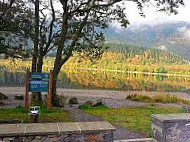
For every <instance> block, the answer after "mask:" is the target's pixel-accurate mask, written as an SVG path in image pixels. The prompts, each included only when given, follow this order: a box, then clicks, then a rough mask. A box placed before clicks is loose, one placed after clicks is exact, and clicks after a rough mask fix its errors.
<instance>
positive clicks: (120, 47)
mask: <svg viewBox="0 0 190 142" xmlns="http://www.w3.org/2000/svg"><path fill="white" fill-rule="evenodd" d="M106 46H108V47H109V48H108V50H107V51H106V52H107V53H108V54H109V53H110V52H111V53H119V54H123V56H122V58H123V59H125V60H126V59H127V60H128V61H129V62H130V61H131V62H132V61H135V62H136V63H139V64H149V63H151V64H184V63H186V62H187V60H185V59H183V57H180V56H179V55H176V54H174V53H170V52H167V51H165V50H159V49H155V48H145V47H144V48H143V47H140V46H135V45H126V44H116V43H108V44H106ZM120 58H121V57H120Z"/></svg>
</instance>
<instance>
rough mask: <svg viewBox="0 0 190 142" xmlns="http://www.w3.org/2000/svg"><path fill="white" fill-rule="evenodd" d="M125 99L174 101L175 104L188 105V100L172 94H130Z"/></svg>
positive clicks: (160, 101) (158, 101)
mask: <svg viewBox="0 0 190 142" xmlns="http://www.w3.org/2000/svg"><path fill="white" fill-rule="evenodd" d="M126 99H129V100H132V101H137V102H146V103H175V104H187V105H190V100H185V99H182V98H180V97H178V96H173V95H168V94H166V95H161V94H156V95H142V94H136V93H135V94H130V95H128V96H127V97H126Z"/></svg>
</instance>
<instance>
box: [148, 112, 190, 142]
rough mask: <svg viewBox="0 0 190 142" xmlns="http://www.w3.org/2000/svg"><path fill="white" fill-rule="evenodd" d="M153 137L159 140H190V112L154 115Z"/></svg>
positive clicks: (186, 141)
mask: <svg viewBox="0 0 190 142" xmlns="http://www.w3.org/2000/svg"><path fill="white" fill-rule="evenodd" d="M152 137H153V138H154V139H156V140H157V141H159V142H189V141H190V114H189V113H184V114H167V115H163V114H162V115H153V116H152Z"/></svg>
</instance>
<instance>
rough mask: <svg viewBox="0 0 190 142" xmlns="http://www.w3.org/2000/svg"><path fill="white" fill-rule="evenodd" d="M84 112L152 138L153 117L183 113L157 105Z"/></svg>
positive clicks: (100, 108) (98, 109)
mask: <svg viewBox="0 0 190 142" xmlns="http://www.w3.org/2000/svg"><path fill="white" fill-rule="evenodd" d="M81 108H82V110H83V111H85V112H86V113H89V114H91V115H94V116H98V117H102V118H103V119H104V120H106V121H109V122H111V123H113V124H117V125H120V126H122V127H125V128H127V129H130V130H134V131H138V132H141V133H145V134H146V135H147V136H148V137H150V136H151V115H152V114H168V113H183V112H185V110H184V109H182V108H180V107H161V106H156V105H151V106H146V107H135V108H119V109H110V108H107V107H105V106H99V107H95V108H90V107H86V106H84V107H81Z"/></svg>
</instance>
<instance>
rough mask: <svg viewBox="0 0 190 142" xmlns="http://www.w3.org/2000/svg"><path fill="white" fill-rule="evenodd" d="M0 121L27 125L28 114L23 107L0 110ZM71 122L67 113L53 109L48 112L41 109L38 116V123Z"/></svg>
mask: <svg viewBox="0 0 190 142" xmlns="http://www.w3.org/2000/svg"><path fill="white" fill-rule="evenodd" d="M0 120H18V121H21V122H23V123H29V120H30V118H29V114H28V113H26V112H25V111H24V108H23V107H16V108H13V109H0ZM70 121H73V120H72V119H71V118H70V117H69V113H68V112H66V111H64V110H61V109H59V108H53V109H52V110H51V111H48V110H47V109H46V108H41V114H40V116H39V122H40V123H53V122H70Z"/></svg>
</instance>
